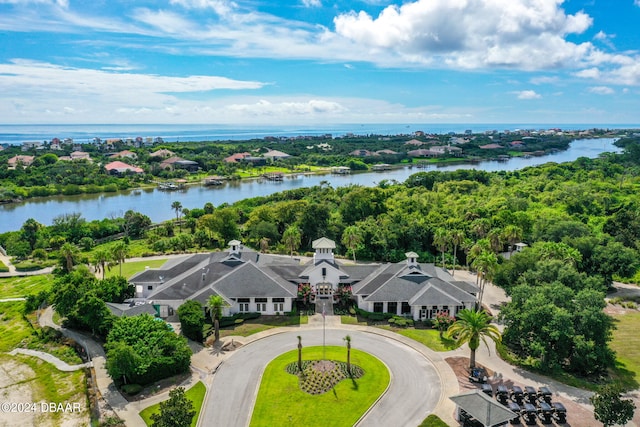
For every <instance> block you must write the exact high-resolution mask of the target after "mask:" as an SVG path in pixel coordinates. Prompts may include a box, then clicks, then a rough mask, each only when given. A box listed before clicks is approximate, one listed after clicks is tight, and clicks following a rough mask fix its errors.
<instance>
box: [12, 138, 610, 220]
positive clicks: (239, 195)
mask: <svg viewBox="0 0 640 427" xmlns="http://www.w3.org/2000/svg"><path fill="white" fill-rule="evenodd" d="M614 142H615V139H613V138H600V139H579V140H575V141H573V142H572V143H571V145H570V146H569V148H568V149H567V150H565V151H560V152H556V153H552V154H548V155H546V156H540V157H529V158H522V157H514V158H511V159H509V160H507V161H503V162H497V161H484V162H480V163H475V164H455V165H446V166H441V167H437V166H429V167H428V168H427V169H416V168H413V169H409V168H399V169H394V170H391V171H385V172H366V173H354V174H350V175H331V174H327V175H298V176H297V177H285V179H284V181H282V182H272V181H266V180H244V181H235V182H228V183H225V184H224V185H222V186H218V187H205V186H202V185H192V186H189V187H188V188H187V189H185V190H183V191H173V192H171V191H159V190H157V189H155V188H149V189H144V190H128V191H122V192H118V193H105V194H84V195H78V196H54V197H47V198H32V199H27V200H26V201H24V202H21V203H12V204H6V205H0V233H4V232H6V231H12V230H18V229H20V227H21V226H22V224H23V223H24V222H25V221H26V220H27V219H28V218H34V219H35V220H36V221H38V222H40V223H42V224H45V225H51V224H52V222H53V219H54V218H55V217H57V216H59V215H62V214H65V213H74V212H80V213H82V216H83V217H84V218H85V219H86V220H89V221H91V220H94V219H103V218H109V217H121V216H122V215H123V214H124V213H125V212H126V211H127V210H129V209H132V210H134V211H137V212H141V213H143V214H145V215H147V216H149V218H151V221H153V222H160V221H165V220H167V219H170V218H172V217H175V211H174V210H173V209H171V204H172V203H173V202H174V201H179V202H180V203H181V204H182V207H184V208H189V209H193V208H201V207H203V206H204V204H205V203H207V202H211V203H213V205H214V206H218V205H220V204H222V203H234V202H237V201H238V200H242V199H246V198H251V197H257V196H267V195H269V194H272V193H275V192H278V191H283V190H291V189H295V188H301V187H312V186H314V185H318V184H320V183H321V182H322V181H327V182H329V183H330V184H331V185H332V186H333V187H337V186H344V185H351V184H354V185H362V186H375V185H377V184H378V183H379V182H380V181H382V180H389V181H391V180H396V181H398V182H403V181H405V180H406V179H407V178H408V177H409V176H410V175H412V174H414V173H417V172H421V171H431V170H438V171H451V170H456V169H481V170H485V171H489V172H493V171H501V170H504V171H513V170H519V169H523V168H525V167H529V166H536V165H541V164H544V163H547V162H556V163H563V162H569V161H573V160H576V159H577V158H578V157H589V158H596V157H598V156H599V155H600V154H602V153H604V152H620V151H621V150H620V149H619V148H618V147H616V146H615V145H613V143H614Z"/></svg>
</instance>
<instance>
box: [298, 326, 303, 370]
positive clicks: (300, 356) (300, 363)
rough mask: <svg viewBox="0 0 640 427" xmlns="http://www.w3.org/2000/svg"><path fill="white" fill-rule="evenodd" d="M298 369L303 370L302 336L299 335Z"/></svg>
mask: <svg viewBox="0 0 640 427" xmlns="http://www.w3.org/2000/svg"><path fill="white" fill-rule="evenodd" d="M298 371H299V372H302V337H301V336H300V335H298Z"/></svg>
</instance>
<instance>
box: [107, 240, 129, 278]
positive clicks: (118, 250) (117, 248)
mask: <svg viewBox="0 0 640 427" xmlns="http://www.w3.org/2000/svg"><path fill="white" fill-rule="evenodd" d="M127 255H129V247H128V246H127V244H126V243H125V242H124V241H122V240H121V241H119V242H117V243H116V244H115V245H113V246H112V247H111V257H112V259H113V260H114V261H115V262H117V263H118V265H119V266H120V272H119V275H120V276H122V264H124V260H125V259H126V258H127Z"/></svg>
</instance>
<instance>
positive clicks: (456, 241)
mask: <svg viewBox="0 0 640 427" xmlns="http://www.w3.org/2000/svg"><path fill="white" fill-rule="evenodd" d="M464 238H465V236H464V231H462V230H453V231H452V232H451V234H450V235H449V239H450V240H451V244H452V245H453V272H452V273H451V276H453V275H454V274H456V257H457V252H458V246H461V245H462V244H463V243H464Z"/></svg>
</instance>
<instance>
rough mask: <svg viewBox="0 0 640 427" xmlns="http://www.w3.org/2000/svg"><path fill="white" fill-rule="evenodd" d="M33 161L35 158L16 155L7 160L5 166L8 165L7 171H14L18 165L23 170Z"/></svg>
mask: <svg viewBox="0 0 640 427" xmlns="http://www.w3.org/2000/svg"><path fill="white" fill-rule="evenodd" d="M34 159H35V156H23V155H18V156H13V157H12V158H10V159H9V160H7V164H8V165H9V169H15V168H16V167H17V166H18V165H22V167H23V168H26V167H27V166H31V163H33V160H34Z"/></svg>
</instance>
